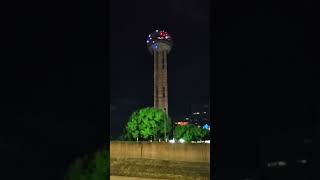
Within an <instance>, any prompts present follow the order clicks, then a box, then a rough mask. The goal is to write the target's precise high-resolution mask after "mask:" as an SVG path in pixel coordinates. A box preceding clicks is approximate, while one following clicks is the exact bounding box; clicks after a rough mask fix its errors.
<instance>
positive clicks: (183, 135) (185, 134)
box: [174, 124, 209, 142]
mask: <svg viewBox="0 0 320 180" xmlns="http://www.w3.org/2000/svg"><path fill="white" fill-rule="evenodd" d="M174 135H175V138H176V139H184V140H185V141H187V142H190V141H197V140H203V139H204V138H207V137H208V136H209V131H208V130H206V129H203V128H198V127H197V126H195V125H193V124H191V125H186V126H180V125H178V126H176V127H175V129H174Z"/></svg>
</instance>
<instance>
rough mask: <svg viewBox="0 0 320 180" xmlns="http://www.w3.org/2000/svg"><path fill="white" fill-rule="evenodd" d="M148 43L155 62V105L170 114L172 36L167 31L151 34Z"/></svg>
mask: <svg viewBox="0 0 320 180" xmlns="http://www.w3.org/2000/svg"><path fill="white" fill-rule="evenodd" d="M147 45H148V49H149V51H150V53H151V54H152V55H153V62H154V95H153V96H154V107H155V108H160V109H163V110H164V111H165V112H166V113H167V114H168V80H167V79H168V77H167V55H168V54H169V53H170V51H171V48H172V45H173V43H172V39H171V36H170V35H169V34H168V33H167V32H165V31H158V30H156V31H155V32H153V33H151V34H149V36H148V39H147Z"/></svg>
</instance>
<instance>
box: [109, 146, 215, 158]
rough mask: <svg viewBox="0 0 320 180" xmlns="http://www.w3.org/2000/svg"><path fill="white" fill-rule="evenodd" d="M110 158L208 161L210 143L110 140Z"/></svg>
mask: <svg viewBox="0 0 320 180" xmlns="http://www.w3.org/2000/svg"><path fill="white" fill-rule="evenodd" d="M110 158H117V159H118V158H145V159H156V160H171V161H187V162H210V144H194V143H185V144H180V143H175V144H171V143H159V142H152V143H150V142H132V141H111V142H110Z"/></svg>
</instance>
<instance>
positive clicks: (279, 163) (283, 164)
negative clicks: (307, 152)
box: [278, 161, 287, 166]
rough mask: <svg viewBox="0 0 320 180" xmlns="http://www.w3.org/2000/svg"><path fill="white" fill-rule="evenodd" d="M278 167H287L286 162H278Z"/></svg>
mask: <svg viewBox="0 0 320 180" xmlns="http://www.w3.org/2000/svg"><path fill="white" fill-rule="evenodd" d="M278 165H279V166H285V165H287V163H286V162H285V161H279V162H278Z"/></svg>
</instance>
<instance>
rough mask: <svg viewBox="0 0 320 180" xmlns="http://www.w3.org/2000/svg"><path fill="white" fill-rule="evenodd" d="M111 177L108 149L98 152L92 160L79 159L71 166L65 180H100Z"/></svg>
mask: <svg viewBox="0 0 320 180" xmlns="http://www.w3.org/2000/svg"><path fill="white" fill-rule="evenodd" d="M108 176H109V159H108V155H107V151H106V149H103V150H102V151H98V152H96V153H95V154H94V156H93V157H92V158H89V157H88V156H85V157H83V158H78V159H76V160H75V161H74V163H73V164H72V165H71V166H70V168H69V171H68V172H67V175H66V176H65V180H100V179H106V178H107V177H108Z"/></svg>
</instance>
